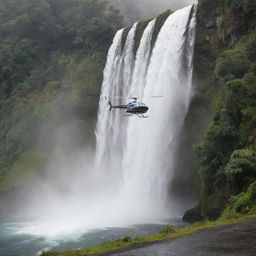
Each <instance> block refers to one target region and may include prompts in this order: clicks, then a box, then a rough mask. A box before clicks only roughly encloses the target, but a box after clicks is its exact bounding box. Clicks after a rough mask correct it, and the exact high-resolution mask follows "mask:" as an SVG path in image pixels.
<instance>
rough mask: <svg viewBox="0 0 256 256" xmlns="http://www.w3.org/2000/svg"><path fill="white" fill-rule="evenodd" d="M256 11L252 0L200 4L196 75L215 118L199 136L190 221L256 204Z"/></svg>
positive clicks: (207, 0)
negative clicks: (196, 195)
mask: <svg viewBox="0 0 256 256" xmlns="http://www.w3.org/2000/svg"><path fill="white" fill-rule="evenodd" d="M237 12H239V15H238V13H237ZM255 12H256V5H255V1H254V0H248V1H247V0H245V1H224V0H219V1H215V2H214V1H210V0H205V1H201V2H200V4H199V10H198V23H199V25H198V26H199V28H198V31H197V42H196V49H195V73H196V74H195V78H196V81H198V91H199V92H198V94H199V95H200V96H199V97H202V98H203V97H204V98H206V99H208V105H207V104H206V105H205V106H204V108H205V109H206V110H207V111H208V116H212V120H211V122H210V124H209V127H208V130H207V132H206V134H205V135H204V138H203V139H199V140H197V144H198V146H197V151H198V153H199V162H200V180H201V195H200V202H199V205H198V206H197V207H196V208H194V209H192V210H190V211H188V212H187V213H186V215H185V219H187V220H189V221H193V220H200V219H210V220H214V219H216V218H218V217H219V216H221V214H222V213H223V211H224V209H226V210H225V211H224V213H223V214H224V215H229V216H232V215H234V216H235V215H236V214H241V213H249V212H251V211H253V210H254V209H255V205H256V199H255V196H254V195H253V193H252V192H251V191H252V190H253V188H254V186H255V185H252V184H254V182H255V181H256V151H255V150H256V147H255V145H256V144H255V143H256V140H255V134H256V133H255V131H256V130H255V120H256V102H255V97H256V95H255V92H256V89H255V88H256V87H255V85H256V68H255V61H256V55H255V45H256V30H255V26H254V24H255V20H256V19H255V16H253V15H252V14H253V13H255ZM210 13H211V15H210ZM220 20H221V22H220ZM218 21H219V23H218ZM203 66H204V67H208V69H207V71H206V72H204V71H203V69H204V70H205V68H204V67H203Z"/></svg>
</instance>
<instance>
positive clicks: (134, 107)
mask: <svg viewBox="0 0 256 256" xmlns="http://www.w3.org/2000/svg"><path fill="white" fill-rule="evenodd" d="M86 97H96V98H98V97H99V95H86ZM100 97H101V98H103V99H104V100H107V97H106V96H100ZM162 97H163V96H153V97H150V98H162ZM112 98H119V99H128V97H120V96H112ZM129 99H131V100H133V101H131V102H129V103H128V104H126V105H113V104H112V102H111V101H110V100H108V104H109V111H112V109H124V110H126V115H125V116H138V117H139V118H148V117H149V116H146V115H145V114H146V113H147V112H148V110H149V107H148V106H146V104H144V103H143V102H142V101H139V99H140V98H138V97H130V98H129Z"/></svg>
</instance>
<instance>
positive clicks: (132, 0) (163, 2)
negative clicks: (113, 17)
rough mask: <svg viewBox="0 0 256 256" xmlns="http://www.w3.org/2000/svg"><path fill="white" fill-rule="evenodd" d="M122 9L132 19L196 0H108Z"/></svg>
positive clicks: (177, 7) (150, 15) (173, 8)
mask: <svg viewBox="0 0 256 256" xmlns="http://www.w3.org/2000/svg"><path fill="white" fill-rule="evenodd" d="M110 1H112V2H114V3H115V4H117V5H119V6H118V7H119V8H121V9H122V11H123V14H124V15H125V16H127V17H126V18H128V19H132V21H136V20H140V19H145V18H150V17H154V16H156V15H158V14H160V13H161V12H163V11H165V10H167V9H171V10H177V9H180V8H182V7H184V6H187V5H190V4H192V3H195V2H196V0H110Z"/></svg>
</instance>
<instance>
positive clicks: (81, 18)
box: [0, 0, 123, 214]
mask: <svg viewBox="0 0 256 256" xmlns="http://www.w3.org/2000/svg"><path fill="white" fill-rule="evenodd" d="M0 23H1V25H0V39H1V40H0V85H1V86H0V113H1V114H0V115H1V119H0V141H1V145H0V193H1V194H2V195H5V194H7V195H8V193H10V192H11V191H13V190H18V189H19V188H20V187H23V186H24V185H29V183H30V182H33V178H34V177H39V178H40V175H44V173H45V172H46V168H47V164H48V162H49V159H50V158H52V156H53V155H54V156H56V157H62V158H65V157H68V156H70V151H71V149H72V151H74V152H75V151H76V150H78V149H80V148H84V146H85V145H86V144H88V143H92V142H93V140H94V139H93V138H94V131H93V129H94V126H95V120H96V111H97V105H98V100H97V98H88V97H87V95H97V94H98V93H99V91H100V85H101V82H102V73H103V68H104V64H105V59H106V55H107V50H108V48H109V46H110V44H111V42H112V38H113V36H114V34H115V32H116V30H117V29H119V28H120V27H122V26H123V25H122V16H121V15H120V13H119V11H117V10H116V9H115V8H114V7H113V6H109V5H107V4H106V3H105V2H102V1H95V0H63V1H59V0H39V1H30V0H23V1H19V0H9V1H6V0H1V1H0ZM0 209H1V213H2V214H3V212H4V210H6V208H5V204H4V201H3V200H1V204H0Z"/></svg>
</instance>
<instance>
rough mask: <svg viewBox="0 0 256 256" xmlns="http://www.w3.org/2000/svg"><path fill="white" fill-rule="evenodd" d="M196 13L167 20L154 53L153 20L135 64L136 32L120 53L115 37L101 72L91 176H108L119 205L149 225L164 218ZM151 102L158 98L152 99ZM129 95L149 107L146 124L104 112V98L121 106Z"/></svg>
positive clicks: (188, 92)
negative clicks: (122, 203)
mask: <svg viewBox="0 0 256 256" xmlns="http://www.w3.org/2000/svg"><path fill="white" fill-rule="evenodd" d="M195 9H196V6H189V7H186V8H184V9H181V10H179V11H177V12H175V13H173V14H171V15H170V16H169V17H168V18H167V20H166V22H165V24H164V25H163V27H162V28H161V30H160V32H159V35H158V38H157V40H156V43H155V46H154V49H153V51H152V49H151V45H152V43H151V42H152V34H153V31H154V29H155V23H156V20H152V21H151V22H149V24H148V25H147V27H146V29H145V31H144V33H143V36H142V38H141V41H140V45H139V48H138V50H137V53H136V57H135V58H134V40H135V35H136V29H137V26H138V25H137V24H135V25H134V26H133V27H132V28H131V29H130V31H129V33H128V36H127V39H126V42H125V46H124V49H123V50H122V37H123V32H124V30H121V31H118V32H117V34H116V36H115V38H114V41H113V44H112V46H111V48H110V50H109V56H108V60H107V64H106V68H105V72H104V82H103V85H102V94H101V100H100V107H99V113H98V124H97V130H96V135H97V150H96V162H97V169H100V170H101V172H104V173H105V175H112V176H113V179H111V180H112V185H113V186H114V187H116V196H117V197H119V198H120V200H124V201H125V204H126V205H129V206H130V207H132V209H133V211H135V212H136V213H137V214H139V213H140V212H143V213H145V212H150V213H151V217H153V218H155V217H156V218H157V216H158V217H164V216H165V213H166V212H167V209H168V208H166V207H167V205H168V188H169V184H170V181H171V179H172V175H173V172H174V170H173V168H174V167H173V162H174V157H175V151H176V148H177V143H178V141H177V137H178V134H179V132H180V130H181V128H182V125H183V122H184V119H185V116H186V113H187V109H188V106H189V103H190V100H191V96H192V82H191V81H192V71H193V66H192V59H193V49H194V41H195V24H196V10H195ZM151 51H152V54H151ZM158 95H162V96H163V97H162V98H152V97H153V96H158ZM117 96H118V97H117ZM135 96H136V97H140V98H142V99H143V102H145V103H146V104H147V105H148V106H149V112H148V115H149V118H147V119H143V120H142V119H139V118H138V117H125V116H124V115H125V112H124V111H123V110H113V111H111V112H110V111H109V109H108V105H107V104H108V101H107V100H106V99H110V100H111V101H112V102H113V104H120V103H122V104H127V103H128V102H129V97H135ZM119 97H124V98H126V100H125V99H121V98H119ZM106 172H107V174H106ZM170 211H171V210H170V209H168V212H169V214H170ZM147 216H148V215H147Z"/></svg>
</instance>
